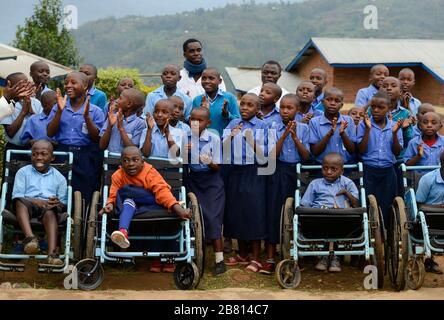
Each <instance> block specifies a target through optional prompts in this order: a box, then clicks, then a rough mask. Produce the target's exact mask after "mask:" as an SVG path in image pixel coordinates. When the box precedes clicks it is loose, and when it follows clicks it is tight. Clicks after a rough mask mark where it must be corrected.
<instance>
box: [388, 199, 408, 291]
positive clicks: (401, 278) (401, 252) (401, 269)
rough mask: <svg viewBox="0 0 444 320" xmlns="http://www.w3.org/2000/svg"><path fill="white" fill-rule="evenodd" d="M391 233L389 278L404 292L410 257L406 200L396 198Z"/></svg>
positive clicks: (398, 289) (397, 288)
mask: <svg viewBox="0 0 444 320" xmlns="http://www.w3.org/2000/svg"><path fill="white" fill-rule="evenodd" d="M391 219H392V221H391V229H392V230H391V233H390V240H391V241H389V276H390V281H391V282H392V284H393V287H394V288H395V290H396V291H401V290H404V288H405V284H406V277H405V275H406V267H407V262H408V255H409V248H408V243H409V233H408V230H407V229H406V222H407V215H406V211H405V205H404V200H402V198H400V197H396V198H395V200H394V202H393V206H392V217H391Z"/></svg>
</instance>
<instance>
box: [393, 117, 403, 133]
mask: <svg viewBox="0 0 444 320" xmlns="http://www.w3.org/2000/svg"><path fill="white" fill-rule="evenodd" d="M403 122H404V120H402V119H399V120H398V121H396V124H395V125H394V126H393V128H392V132H393V133H396V132H398V130H399V129H400V128H401V127H402V124H403Z"/></svg>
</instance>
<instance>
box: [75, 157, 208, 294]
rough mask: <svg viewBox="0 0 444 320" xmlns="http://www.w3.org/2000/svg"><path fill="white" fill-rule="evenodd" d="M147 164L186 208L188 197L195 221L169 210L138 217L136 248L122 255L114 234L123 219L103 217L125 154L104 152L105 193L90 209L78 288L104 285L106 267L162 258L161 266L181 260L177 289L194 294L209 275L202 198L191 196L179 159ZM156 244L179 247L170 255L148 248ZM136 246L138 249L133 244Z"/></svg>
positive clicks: (97, 196)
mask: <svg viewBox="0 0 444 320" xmlns="http://www.w3.org/2000/svg"><path fill="white" fill-rule="evenodd" d="M146 161H147V162H148V163H149V164H151V165H152V166H153V167H154V168H155V169H156V170H157V171H158V172H159V173H160V174H161V175H162V177H163V178H164V179H165V181H166V182H167V183H168V184H169V185H170V186H171V191H172V192H173V195H174V196H175V197H176V199H178V200H179V203H180V204H181V205H184V206H185V205H186V203H187V199H188V207H189V208H191V211H192V219H191V220H182V219H180V218H179V217H177V216H175V215H172V214H171V213H169V212H168V211H167V210H166V209H157V210H152V211H149V212H147V213H142V214H139V215H137V216H135V217H134V218H133V219H132V222H131V234H130V236H129V240H130V241H131V246H130V248H129V249H127V251H121V250H120V248H118V247H117V246H116V245H115V244H113V243H112V241H111V233H112V231H114V230H117V229H118V224H119V217H118V216H117V215H115V214H112V213H111V214H103V215H101V216H99V214H98V212H99V210H100V209H101V208H102V207H103V204H105V203H106V201H107V199H108V194H109V189H110V186H111V176H112V174H113V173H114V171H115V169H117V168H118V165H119V164H120V154H116V153H110V152H108V151H105V156H104V163H103V167H104V175H103V178H104V179H103V187H102V194H101V195H100V192H95V193H94V194H93V198H92V202H91V205H90V211H89V217H88V222H87V228H86V252H85V257H86V258H85V259H84V260H82V261H79V262H78V263H77V264H76V268H77V273H78V285H79V288H81V289H83V290H94V289H96V288H98V287H99V286H100V285H101V283H102V282H103V279H104V275H103V274H104V271H103V267H102V264H104V263H106V262H117V263H124V262H126V263H134V261H135V258H159V259H160V261H161V262H167V263H174V262H177V265H176V268H175V271H174V274H173V277H174V283H175V285H176V287H177V288H178V289H181V290H189V289H194V288H196V287H197V286H198V284H199V281H200V279H201V277H202V275H203V272H204V238H203V237H204V236H203V235H204V225H203V217H202V211H201V209H200V206H199V203H198V201H197V198H196V196H195V195H194V194H193V193H188V195H187V194H186V190H185V187H184V186H183V183H182V182H183V168H182V163H181V162H180V161H178V163H177V164H172V163H171V162H170V160H168V159H162V158H149V159H147V160H146ZM100 197H101V198H102V200H101V201H100ZM154 242H160V243H166V242H169V243H171V242H174V243H175V249H174V250H171V251H165V252H159V250H154V249H153V250H151V249H147V246H149V244H150V243H151V244H152V243H154ZM133 243H136V245H134V246H133Z"/></svg>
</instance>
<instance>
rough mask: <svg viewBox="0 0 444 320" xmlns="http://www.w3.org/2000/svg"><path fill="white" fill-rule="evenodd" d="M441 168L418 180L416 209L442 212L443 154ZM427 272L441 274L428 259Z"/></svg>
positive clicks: (443, 203)
mask: <svg viewBox="0 0 444 320" xmlns="http://www.w3.org/2000/svg"><path fill="white" fill-rule="evenodd" d="M439 161H440V164H441V168H439V169H435V170H433V171H431V172H429V173H427V174H425V175H424V176H422V178H421V180H419V185H418V190H417V191H416V202H417V205H418V208H419V207H421V206H424V205H425V206H427V207H431V208H439V209H441V208H442V209H443V210H444V152H441V155H440V157H439ZM424 265H425V267H426V271H427V272H432V273H437V274H442V273H443V272H442V269H441V267H440V266H439V264H438V263H437V262H436V261H434V260H433V256H432V258H430V259H426V260H425V261H424Z"/></svg>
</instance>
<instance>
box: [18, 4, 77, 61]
mask: <svg viewBox="0 0 444 320" xmlns="http://www.w3.org/2000/svg"><path fill="white" fill-rule="evenodd" d="M63 18H64V15H63V9H62V0H40V3H39V4H38V5H36V6H34V14H33V15H32V17H30V18H26V20H25V25H24V26H18V27H17V32H16V39H15V40H14V41H13V43H12V45H13V46H14V47H16V48H18V49H21V50H25V51H28V52H31V53H33V54H36V55H38V56H41V57H44V58H46V59H49V60H52V61H54V62H57V63H60V64H62V65H65V66H69V67H77V66H78V65H79V60H80V58H79V54H78V51H77V47H76V44H75V40H74V37H73V36H72V34H71V33H70V32H69V31H68V30H67V29H66V28H65V26H64V25H63V24H62V20H63Z"/></svg>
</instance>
